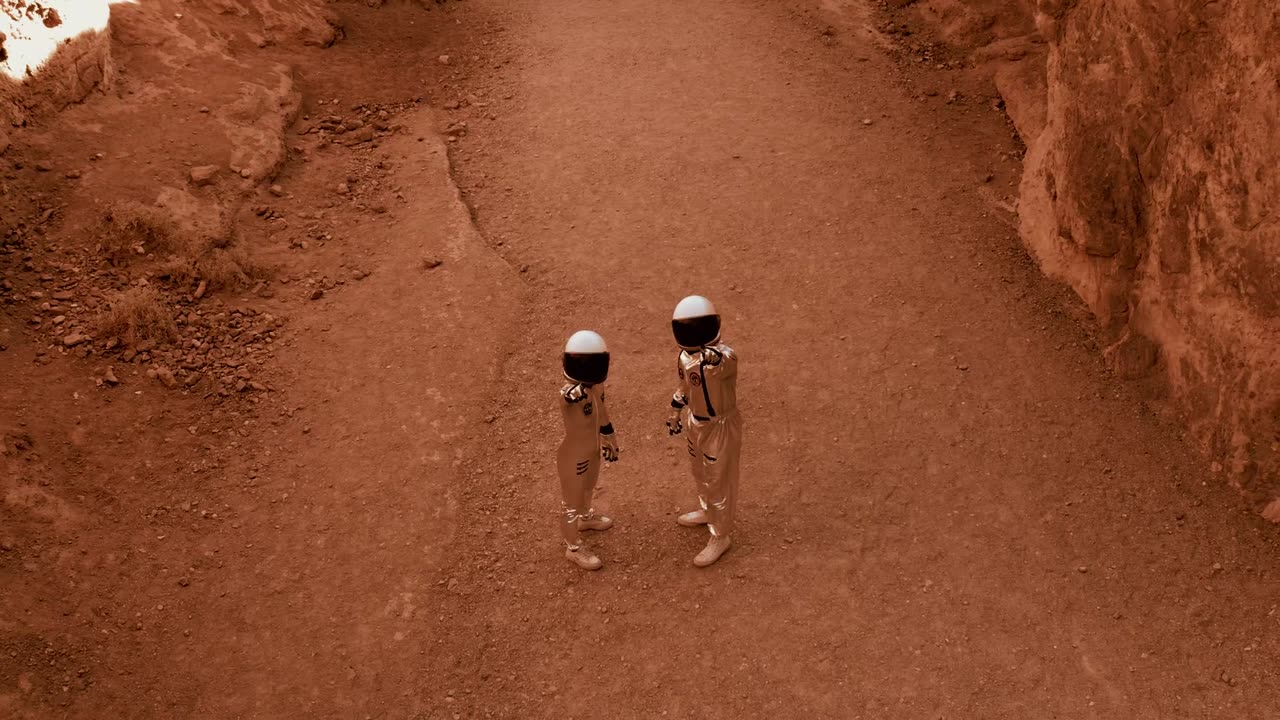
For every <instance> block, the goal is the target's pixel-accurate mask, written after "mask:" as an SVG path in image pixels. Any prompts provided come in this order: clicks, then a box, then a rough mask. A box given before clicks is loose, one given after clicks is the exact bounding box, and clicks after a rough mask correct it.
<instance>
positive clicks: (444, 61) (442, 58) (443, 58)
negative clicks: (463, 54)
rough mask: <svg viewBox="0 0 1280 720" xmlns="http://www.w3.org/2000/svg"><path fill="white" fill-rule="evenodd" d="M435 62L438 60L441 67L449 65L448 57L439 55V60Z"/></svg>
mask: <svg viewBox="0 0 1280 720" xmlns="http://www.w3.org/2000/svg"><path fill="white" fill-rule="evenodd" d="M437 60H439V61H440V64H441V65H448V64H449V56H448V55H441V56H440V57H439V58H437Z"/></svg>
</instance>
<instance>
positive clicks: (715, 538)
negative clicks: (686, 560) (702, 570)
mask: <svg viewBox="0 0 1280 720" xmlns="http://www.w3.org/2000/svg"><path fill="white" fill-rule="evenodd" d="M732 544H733V543H732V541H730V540H729V536H728V535H712V536H711V539H710V540H708V541H707V546H706V547H704V548H702V552H700V553H698V557H696V558H694V559H693V564H694V565H697V566H698V567H706V566H708V565H710V564H712V563H714V562H715V561H717V560H719V559H720V556H721V555H723V554H724V553H725V551H726V550H728V549H729V546H730V545H732Z"/></svg>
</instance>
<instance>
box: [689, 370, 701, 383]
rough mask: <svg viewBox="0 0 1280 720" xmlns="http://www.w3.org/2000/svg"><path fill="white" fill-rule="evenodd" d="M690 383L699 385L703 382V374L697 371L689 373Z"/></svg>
mask: <svg viewBox="0 0 1280 720" xmlns="http://www.w3.org/2000/svg"><path fill="white" fill-rule="evenodd" d="M689 384H690V385H692V386H694V387H698V386H699V385H701V384H702V376H701V375H699V374H698V373H696V372H694V373H689Z"/></svg>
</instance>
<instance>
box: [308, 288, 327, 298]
mask: <svg viewBox="0 0 1280 720" xmlns="http://www.w3.org/2000/svg"><path fill="white" fill-rule="evenodd" d="M322 297H324V289H323V288H316V289H315V290H312V291H311V299H312V300H319V299H320V298H322Z"/></svg>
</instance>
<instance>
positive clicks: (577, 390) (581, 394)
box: [564, 384, 587, 403]
mask: <svg viewBox="0 0 1280 720" xmlns="http://www.w3.org/2000/svg"><path fill="white" fill-rule="evenodd" d="M586 396H587V393H586V391H585V390H583V389H582V386H581V385H578V384H574V385H570V386H569V387H568V388H566V389H565V391H564V399H565V400H567V401H568V402H571V403H576V402H578V401H580V400H582V399H583V398H585V397H586Z"/></svg>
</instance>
